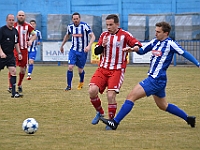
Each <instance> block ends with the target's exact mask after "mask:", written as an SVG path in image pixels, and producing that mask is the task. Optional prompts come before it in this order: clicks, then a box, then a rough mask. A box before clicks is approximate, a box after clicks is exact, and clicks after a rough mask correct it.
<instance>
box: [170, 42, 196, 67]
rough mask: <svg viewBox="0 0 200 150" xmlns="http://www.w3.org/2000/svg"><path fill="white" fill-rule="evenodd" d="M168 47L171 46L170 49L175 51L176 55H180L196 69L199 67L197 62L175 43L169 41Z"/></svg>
mask: <svg viewBox="0 0 200 150" xmlns="http://www.w3.org/2000/svg"><path fill="white" fill-rule="evenodd" d="M170 45H171V49H172V50H175V51H176V53H178V54H179V55H182V56H183V57H184V58H186V59H187V60H189V61H190V62H192V63H193V64H195V65H196V66H197V67H200V63H199V61H198V60H197V59H196V58H195V57H194V56H193V55H192V54H190V53H189V52H188V51H186V50H184V49H183V48H182V47H181V46H180V45H179V44H178V43H177V42H175V41H171V43H170Z"/></svg>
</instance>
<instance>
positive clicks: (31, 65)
mask: <svg viewBox="0 0 200 150" xmlns="http://www.w3.org/2000/svg"><path fill="white" fill-rule="evenodd" d="M32 72H33V64H29V65H28V74H32Z"/></svg>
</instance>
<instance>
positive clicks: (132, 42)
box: [123, 32, 142, 52]
mask: <svg viewBox="0 0 200 150" xmlns="http://www.w3.org/2000/svg"><path fill="white" fill-rule="evenodd" d="M126 39H127V45H128V46H129V47H126V48H124V49H123V51H126V52H137V51H139V49H140V48H141V47H142V44H141V43H140V41H138V40H137V39H136V38H135V37H133V36H132V34H131V33H129V32H127V35H126Z"/></svg>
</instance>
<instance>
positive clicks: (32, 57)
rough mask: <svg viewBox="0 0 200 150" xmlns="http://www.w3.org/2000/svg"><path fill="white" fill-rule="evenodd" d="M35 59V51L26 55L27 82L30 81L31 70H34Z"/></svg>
mask: <svg viewBox="0 0 200 150" xmlns="http://www.w3.org/2000/svg"><path fill="white" fill-rule="evenodd" d="M35 57H36V51H33V52H29V53H28V58H29V60H28V61H29V63H28V76H27V80H31V74H32V72H33V68H34V61H35Z"/></svg>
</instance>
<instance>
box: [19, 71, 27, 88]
mask: <svg viewBox="0 0 200 150" xmlns="http://www.w3.org/2000/svg"><path fill="white" fill-rule="evenodd" d="M24 75H25V74H22V73H21V72H20V73H19V82H18V84H17V85H18V86H21V85H22V81H23V79H24Z"/></svg>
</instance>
